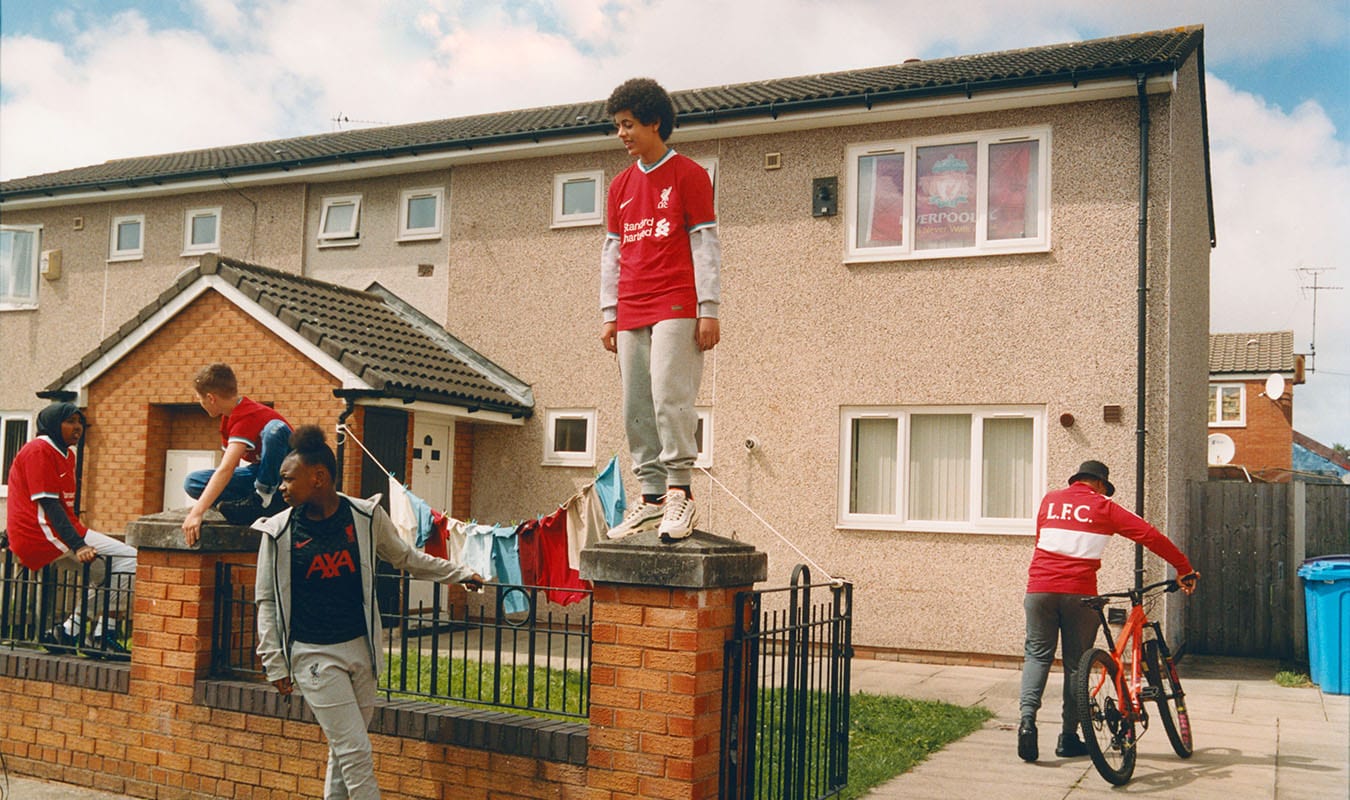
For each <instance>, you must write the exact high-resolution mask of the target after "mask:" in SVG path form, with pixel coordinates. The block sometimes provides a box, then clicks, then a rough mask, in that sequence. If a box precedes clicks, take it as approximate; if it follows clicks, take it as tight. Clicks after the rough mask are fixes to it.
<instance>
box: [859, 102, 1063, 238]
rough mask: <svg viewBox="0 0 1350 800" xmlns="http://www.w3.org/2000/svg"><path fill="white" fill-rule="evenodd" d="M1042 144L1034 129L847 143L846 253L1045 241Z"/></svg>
mask: <svg viewBox="0 0 1350 800" xmlns="http://www.w3.org/2000/svg"><path fill="white" fill-rule="evenodd" d="M1049 144H1050V132H1049V131H1048V130H1044V129H1037V130H1022V131H993V132H986V133H980V134H972V135H969V136H964V137H955V138H949V139H941V140H935V139H921V140H912V141H896V142H874V143H870V144H861V145H854V146H853V147H850V148H848V151H847V155H848V182H849V186H851V187H852V189H851V190H850V191H849V192H848V196H847V201H846V204H845V205H846V212H847V224H848V246H847V258H848V260H849V261H894V260H901V259H912V258H944V257H954V256H969V255H979V254H985V253H1006V252H1033V251H1038V250H1046V249H1049V246H1050V232H1049V221H1050V205H1049V203H1050V191H1049V190H1050V177H1049V163H1050V159H1049Z"/></svg>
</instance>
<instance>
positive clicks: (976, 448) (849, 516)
mask: <svg viewBox="0 0 1350 800" xmlns="http://www.w3.org/2000/svg"><path fill="white" fill-rule="evenodd" d="M923 414H959V415H969V416H970V425H971V429H970V453H969V456H970V467H969V469H970V474H969V475H968V481H969V483H968V485H969V487H970V497H969V498H968V499H967V503H968V505H967V509H966V511H967V518H966V519H964V520H921V519H909V517H908V504H909V475H908V470H909V452H910V449H909V448H910V418H911V417H913V416H916V415H923ZM1000 418H1001V419H1030V420H1031V422H1032V429H1031V470H1030V472H1031V485H1030V486H1029V487H1028V492H1029V493H1030V497H1029V506H1028V508H1029V509H1030V512H1031V516H1029V517H1026V518H1007V517H985V516H983V500H984V486H983V476H982V474H981V472H982V464H983V439H984V424H983V423H984V421H985V420H987V419H1000ZM1045 418H1046V410H1045V406H1033V405H967V406H841V407H840V409H839V477H838V484H837V485H838V498H837V509H836V520H835V526H836V527H837V528H839V529H844V530H874V531H922V532H933V533H971V534H999V535H1007V534H1013V535H1034V534H1035V532H1036V511H1037V506H1038V504H1039V501H1040V498H1041V496H1042V495H1043V494H1044V493H1045V436H1046V432H1045V431H1046V428H1045ZM859 419H895V420H896V437H897V439H896V464H895V478H894V484H893V486H892V491H894V492H895V496H894V498H893V499H894V506H895V512H894V513H892V514H864V513H857V512H852V511H850V510H849V497H850V494H851V490H852V486H851V483H850V477H851V473H852V465H853V452H852V448H853V436H852V434H853V422H854V420H859Z"/></svg>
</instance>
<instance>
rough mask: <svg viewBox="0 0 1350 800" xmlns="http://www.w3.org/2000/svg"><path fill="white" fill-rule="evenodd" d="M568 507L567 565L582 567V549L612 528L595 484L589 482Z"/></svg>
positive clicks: (574, 567)
mask: <svg viewBox="0 0 1350 800" xmlns="http://www.w3.org/2000/svg"><path fill="white" fill-rule="evenodd" d="M564 508H566V509H567V566H569V567H571V568H572V569H580V568H581V551H582V549H583V548H585V547H586V546H587V545H592V544H595V543H596V542H598V541H600V538H601V537H602V536H604V534H605V531H607V530H609V529H610V527H611V526H610V524H609V522H608V521H607V520H606V519H605V510H604V505H603V503H602V502H601V500H600V493H599V492H598V491H596V488H595V484H594V483H591V484H587V486H586V488H585V489H582V490H581V491H580V492H579V493H578V494H576V495H574V496H573V497H572V499H571V500H568V501H567V504H566V505H565V506H564Z"/></svg>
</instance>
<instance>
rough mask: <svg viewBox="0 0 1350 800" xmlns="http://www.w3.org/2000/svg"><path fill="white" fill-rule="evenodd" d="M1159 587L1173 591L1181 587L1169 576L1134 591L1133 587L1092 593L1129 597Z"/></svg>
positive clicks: (1166, 590) (1101, 595) (1103, 595)
mask: <svg viewBox="0 0 1350 800" xmlns="http://www.w3.org/2000/svg"><path fill="white" fill-rule="evenodd" d="M1159 588H1161V589H1162V590H1163V591H1164V592H1175V591H1177V590H1179V589H1181V584H1180V583H1178V582H1177V581H1176V580H1175V579H1172V578H1169V579H1167V580H1165V581H1158V582H1157V583H1150V584H1149V585H1147V586H1143V587H1140V588H1139V590H1138V592H1136V591H1135V590H1134V589H1129V590H1127V591H1124V592H1102V593H1101V594H1098V595H1094V596H1095V597H1124V598H1131V597H1134V595H1135V594H1139V595H1140V596H1141V597H1142V596H1143V595H1145V594H1148V593H1149V592H1151V591H1153V590H1154V589H1159Z"/></svg>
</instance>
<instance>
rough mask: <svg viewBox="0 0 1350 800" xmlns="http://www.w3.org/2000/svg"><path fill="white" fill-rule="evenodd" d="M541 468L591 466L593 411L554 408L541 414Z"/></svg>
mask: <svg viewBox="0 0 1350 800" xmlns="http://www.w3.org/2000/svg"><path fill="white" fill-rule="evenodd" d="M543 463H544V466H546V467H594V466H595V409H593V408H554V409H549V410H548V411H546V412H544V462H543Z"/></svg>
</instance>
